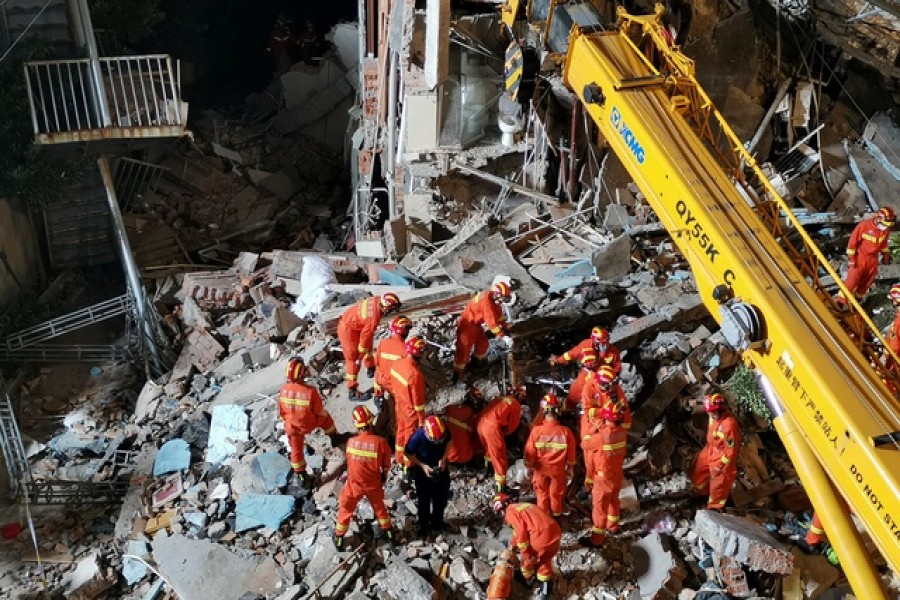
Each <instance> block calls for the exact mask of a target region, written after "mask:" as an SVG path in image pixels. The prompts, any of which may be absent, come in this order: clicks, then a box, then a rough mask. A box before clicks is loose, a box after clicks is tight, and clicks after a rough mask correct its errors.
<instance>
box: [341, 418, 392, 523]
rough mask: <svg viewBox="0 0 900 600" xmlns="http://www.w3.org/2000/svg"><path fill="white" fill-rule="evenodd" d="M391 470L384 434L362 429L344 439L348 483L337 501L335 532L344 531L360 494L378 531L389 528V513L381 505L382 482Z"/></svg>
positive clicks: (388, 449) (382, 500)
mask: <svg viewBox="0 0 900 600" xmlns="http://www.w3.org/2000/svg"><path fill="white" fill-rule="evenodd" d="M390 469H391V447H390V446H389V445H388V443H387V440H385V439H384V438H383V437H381V436H378V435H375V434H374V433H371V432H368V431H364V432H362V433H360V434H359V435H357V436H354V437H352V438H350V440H348V441H347V484H346V485H345V486H344V489H342V490H341V496H340V499H339V500H338V514H337V525H336V526H335V528H334V532H335V535H337V536H342V535H344V534H345V533H347V528H348V527H350V519H352V518H353V513H354V512H355V511H356V505H357V504H359V501H360V499H362V498H363V496H365V497H366V498H368V499H369V504H371V505H372V510H374V511H375V518H376V519H378V526H379V527H381V530H382V531H387V530H388V529H390V528H391V516H390V514H388V511H387V508H385V506H384V484H383V483H382V482H383V481H384V478H385V477H387V472H388V471H389V470H390Z"/></svg>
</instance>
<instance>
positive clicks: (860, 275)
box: [837, 207, 896, 302]
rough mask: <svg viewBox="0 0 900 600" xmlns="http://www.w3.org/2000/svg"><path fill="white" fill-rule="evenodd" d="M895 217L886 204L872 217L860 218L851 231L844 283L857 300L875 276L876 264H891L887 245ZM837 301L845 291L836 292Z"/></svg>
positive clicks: (842, 299) (843, 300)
mask: <svg viewBox="0 0 900 600" xmlns="http://www.w3.org/2000/svg"><path fill="white" fill-rule="evenodd" d="M895 221H896V216H895V215H894V211H893V210H892V209H890V208H888V207H884V208H882V209H880V210H879V211H878V212H877V213H875V216H874V217H872V218H871V219H866V220H865V221H862V222H861V223H860V224H859V225H857V226H856V228H855V229H854V230H853V233H852V234H850V241H849V242H847V258H849V259H850V267H849V269H848V270H847V279H846V280H844V285H845V286H847V289H848V290H849V291H850V293H851V294H853V295H854V296H855V297H856V299H857V300H862V298H863V296H865V295H866V292H868V291H869V288H870V287H872V284H873V283H875V276H876V275H878V263H879V262H881V263H883V264H885V265H889V264H891V251H890V248H888V240H889V238H890V237H891V227H893V226H894V222H895ZM837 300H838V302H846V301H845V299H844V293H843V292H839V293H838V295H837Z"/></svg>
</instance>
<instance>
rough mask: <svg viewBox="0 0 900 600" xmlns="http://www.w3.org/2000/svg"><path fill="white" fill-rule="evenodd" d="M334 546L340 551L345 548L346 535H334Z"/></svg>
mask: <svg viewBox="0 0 900 600" xmlns="http://www.w3.org/2000/svg"><path fill="white" fill-rule="evenodd" d="M334 547H335V548H337V549H338V552H340V551H342V550H343V549H344V536H342V535H335V536H334Z"/></svg>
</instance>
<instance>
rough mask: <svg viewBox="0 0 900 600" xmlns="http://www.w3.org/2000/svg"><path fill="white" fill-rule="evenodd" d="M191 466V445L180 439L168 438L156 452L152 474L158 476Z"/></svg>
mask: <svg viewBox="0 0 900 600" xmlns="http://www.w3.org/2000/svg"><path fill="white" fill-rule="evenodd" d="M189 466H191V447H190V445H189V444H188V443H187V442H186V441H184V440H182V439H180V438H176V439H174V440H169V441H168V442H166V443H165V444H163V445H162V447H161V448H160V449H159V451H158V452H157V453H156V460H155V461H153V476H154V477H159V476H160V475H165V474H166V473H172V472H174V471H180V470H182V469H187V468H188V467H189Z"/></svg>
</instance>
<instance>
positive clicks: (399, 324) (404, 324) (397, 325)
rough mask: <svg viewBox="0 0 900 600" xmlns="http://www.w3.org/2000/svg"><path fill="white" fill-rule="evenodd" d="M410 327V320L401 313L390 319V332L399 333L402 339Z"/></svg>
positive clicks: (407, 333)
mask: <svg viewBox="0 0 900 600" xmlns="http://www.w3.org/2000/svg"><path fill="white" fill-rule="evenodd" d="M410 329H412V321H410V320H409V319H408V318H407V317H404V316H403V315H400V316H399V317H394V320H393V321H391V333H393V334H394V335H399V336H400V337H401V338H403V339H406V336H408V335H409V330H410Z"/></svg>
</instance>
